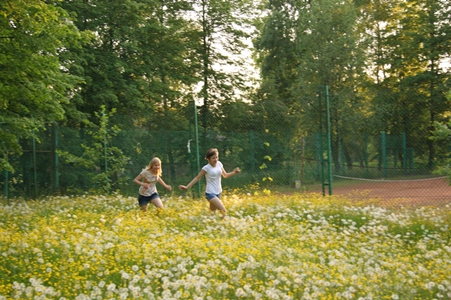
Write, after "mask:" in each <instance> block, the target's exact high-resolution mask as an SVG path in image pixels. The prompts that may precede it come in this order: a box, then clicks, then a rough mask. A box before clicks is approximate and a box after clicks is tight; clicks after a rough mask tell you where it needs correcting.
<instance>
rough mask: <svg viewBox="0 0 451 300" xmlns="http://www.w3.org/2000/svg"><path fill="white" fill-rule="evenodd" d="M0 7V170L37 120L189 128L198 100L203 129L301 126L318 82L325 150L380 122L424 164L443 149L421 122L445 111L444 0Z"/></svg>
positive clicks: (146, 1) (314, 102) (13, 0)
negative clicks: (325, 119)
mask: <svg viewBox="0 0 451 300" xmlns="http://www.w3.org/2000/svg"><path fill="white" fill-rule="evenodd" d="M0 9H1V14H0V104H1V106H0V123H1V127H0V145H1V149H2V155H0V166H1V168H2V170H8V171H11V172H13V171H14V168H13V166H12V164H11V163H10V160H9V159H8V157H9V156H11V154H12V153H14V154H15V155H20V154H21V153H22V150H23V144H22V143H21V141H22V140H23V139H27V138H30V137H33V136H35V135H36V133H37V132H39V131H40V130H44V129H45V128H47V126H48V125H49V124H58V126H61V127H63V126H64V127H69V128H88V127H89V126H91V125H93V124H94V125H97V126H100V127H102V124H101V122H102V118H101V117H99V115H101V112H102V111H103V112H105V111H106V112H114V116H113V115H112V117H111V119H109V120H107V121H108V122H110V123H111V125H112V126H113V125H114V126H115V127H117V128H139V129H142V130H145V131H162V130H163V131H167V132H176V131H186V130H191V126H192V124H193V113H192V112H193V109H197V114H196V117H197V116H198V118H199V119H198V124H199V126H200V127H201V129H202V130H203V131H204V132H215V133H221V132H235V133H237V134H238V133H241V134H248V133H249V132H256V133H259V132H260V133H265V132H270V133H273V134H278V135H280V136H285V135H286V131H287V129H290V135H291V136H298V137H308V136H313V135H314V134H315V133H316V132H317V131H318V127H319V126H320V124H319V123H320V120H321V118H320V116H319V114H321V110H320V109H319V108H318V107H317V106H318V91H319V90H321V88H322V87H324V86H327V87H328V91H329V97H330V131H331V139H332V140H331V143H332V148H333V149H338V148H341V149H342V152H343V153H344V157H345V158H344V160H345V161H346V160H347V158H346V157H347V156H350V155H351V154H350V152H351V151H352V148H353V143H355V142H356V140H355V137H356V135H359V136H363V135H364V134H368V135H375V134H379V133H380V132H385V133H387V134H393V135H400V134H406V135H407V136H409V137H410V139H409V145H408V147H410V148H412V149H415V155H416V156H417V157H421V158H422V159H423V161H424V164H425V165H427V167H428V168H429V169H430V170H433V169H434V168H435V167H436V166H437V164H440V163H443V162H444V161H445V160H446V158H447V153H448V149H447V143H444V142H443V139H439V138H434V131H436V130H437V129H436V128H437V126H439V125H440V124H442V125H446V124H448V123H449V121H450V113H451V101H450V100H451V99H450V98H449V91H450V90H451V81H450V78H451V74H450V71H451V68H450V66H449V63H450V55H451V22H450V15H451V14H450V13H451V2H450V1H444V0H426V1H424V0H423V1H418V0H405V1H396V0H354V1H351V0H345V1H338V0H319V1H310V0H292V1H286V0H284V1H281V0H261V1H253V0H227V1H224V0H186V1H184V0H182V1H168V0H135V1H133V0H123V1H101V0H65V1H56V0H55V1H40V0H28V1H22V0H3V1H1V4H0ZM255 74H257V76H256V75H255ZM193 103H195V104H196V105H195V106H194V105H193ZM104 121H105V120H104ZM442 129H443V128H442ZM442 131H443V130H442ZM338 153H339V152H338V151H333V153H332V156H333V159H334V160H335V161H338V160H339V159H341V158H340V157H338V156H339V154H338Z"/></svg>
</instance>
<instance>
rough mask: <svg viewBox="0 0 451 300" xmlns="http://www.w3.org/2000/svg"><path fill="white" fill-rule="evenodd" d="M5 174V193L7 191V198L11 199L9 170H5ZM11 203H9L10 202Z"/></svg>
mask: <svg viewBox="0 0 451 300" xmlns="http://www.w3.org/2000/svg"><path fill="white" fill-rule="evenodd" d="M3 174H4V176H5V184H4V189H5V190H4V193H5V198H6V199H9V191H8V180H9V172H8V170H5V171H3ZM8 204H9V203H8Z"/></svg>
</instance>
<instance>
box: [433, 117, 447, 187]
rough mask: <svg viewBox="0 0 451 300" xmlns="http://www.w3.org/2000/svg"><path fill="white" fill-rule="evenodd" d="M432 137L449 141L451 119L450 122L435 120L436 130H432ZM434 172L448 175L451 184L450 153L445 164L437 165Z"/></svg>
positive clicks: (436, 139)
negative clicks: (442, 122) (444, 122)
mask: <svg viewBox="0 0 451 300" xmlns="http://www.w3.org/2000/svg"><path fill="white" fill-rule="evenodd" d="M431 139H432V140H435V141H446V142H449V140H450V139H451V121H450V122H449V123H448V124H441V123H439V122H435V130H434V131H433V132H432V137H431ZM434 173H435V174H438V175H444V176H447V177H448V181H449V182H450V184H451V157H450V156H449V155H448V158H447V159H446V160H445V161H444V163H443V164H441V165H439V166H437V167H436V169H435V171H434Z"/></svg>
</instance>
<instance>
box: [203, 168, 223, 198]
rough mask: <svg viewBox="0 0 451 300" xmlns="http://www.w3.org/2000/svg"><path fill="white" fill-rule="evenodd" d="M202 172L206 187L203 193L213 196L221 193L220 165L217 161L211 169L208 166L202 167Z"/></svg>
mask: <svg viewBox="0 0 451 300" xmlns="http://www.w3.org/2000/svg"><path fill="white" fill-rule="evenodd" d="M202 170H204V171H205V172H206V174H205V179H206V180H207V187H206V188H205V192H206V193H208V194H215V195H218V194H220V193H221V192H222V186H221V178H222V177H221V175H222V163H221V162H220V161H218V162H217V163H216V167H212V166H211V165H210V164H207V165H205V166H203V168H202Z"/></svg>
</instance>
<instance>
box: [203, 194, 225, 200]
mask: <svg viewBox="0 0 451 300" xmlns="http://www.w3.org/2000/svg"><path fill="white" fill-rule="evenodd" d="M205 197H207V200H208V201H210V200H211V199H213V198H214V197H218V199H221V194H212V193H205Z"/></svg>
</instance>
